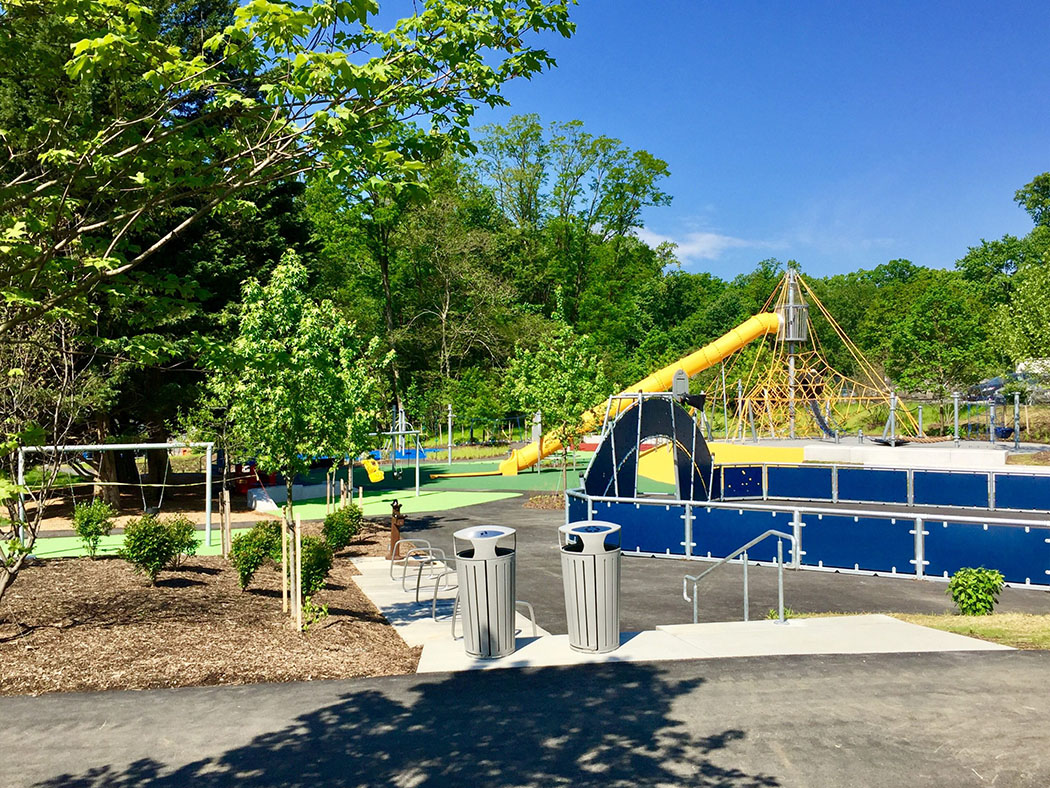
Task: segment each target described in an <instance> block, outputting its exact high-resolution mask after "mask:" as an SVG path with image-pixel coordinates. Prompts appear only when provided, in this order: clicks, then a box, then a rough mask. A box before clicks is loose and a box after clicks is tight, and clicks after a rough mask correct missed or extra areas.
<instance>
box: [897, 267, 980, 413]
mask: <svg viewBox="0 0 1050 788" xmlns="http://www.w3.org/2000/svg"><path fill="white" fill-rule="evenodd" d="M900 295H901V296H903V298H902V300H901V302H900V303H899V305H898V306H899V308H903V309H904V310H905V312H904V315H903V317H902V319H900V320H899V321H898V322H896V323H894V324H893V325H890V326H887V327H886V331H887V334H888V336H889V351H890V355H889V358H888V359H887V363H886V369H887V371H888V372H889V374H890V376H891V377H892V378H893V379H894V380H895V381H896V382H897V384H898V385H899V386H901V387H903V388H904V389H906V390H909V391H913V392H922V391H930V392H933V393H934V394H936V395H937V396H941V397H943V396H945V395H946V394H947V393H948V392H949V391H951V390H952V388H954V387H961V386H968V385H970V384H972V383H975V382H976V381H978V380H980V379H981V377H983V376H984V375H986V374H987V373H989V372H991V371H993V370H994V369H995V368H996V367H997V366H998V364H999V363H1000V359H999V357H998V355H997V353H996V351H995V349H994V348H993V346H992V343H991V341H990V335H989V329H990V325H989V323H990V318H991V312H990V311H989V308H988V305H987V304H986V303H984V302H983V301H982V299H981V298H980V296H979V294H978V293H977V292H975V288H974V286H973V285H971V284H969V283H968V282H966V280H964V279H962V278H961V277H960V276H959V275H958V274H957V273H955V272H953V271H929V272H928V273H927V274H925V275H924V276H922V277H920V278H918V279H916V280H915V281H914V282H912V284H911V286H910V288H909V290H908V291H906V292H902V293H900Z"/></svg>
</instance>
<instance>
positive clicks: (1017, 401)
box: [1014, 391, 1021, 449]
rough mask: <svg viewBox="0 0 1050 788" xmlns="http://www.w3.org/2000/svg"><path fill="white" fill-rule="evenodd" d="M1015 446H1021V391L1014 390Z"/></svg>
mask: <svg viewBox="0 0 1050 788" xmlns="http://www.w3.org/2000/svg"><path fill="white" fill-rule="evenodd" d="M1014 448H1015V449H1020V448H1021V392H1020V391H1015V392H1014Z"/></svg>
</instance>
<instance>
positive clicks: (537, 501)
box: [522, 493, 565, 510]
mask: <svg viewBox="0 0 1050 788" xmlns="http://www.w3.org/2000/svg"><path fill="white" fill-rule="evenodd" d="M522 506H524V507H525V508H526V509H551V510H558V509H564V508H565V496H564V495H562V494H561V493H556V494H545V495H533V496H532V497H531V498H529V500H527V501H525V503H523V504H522Z"/></svg>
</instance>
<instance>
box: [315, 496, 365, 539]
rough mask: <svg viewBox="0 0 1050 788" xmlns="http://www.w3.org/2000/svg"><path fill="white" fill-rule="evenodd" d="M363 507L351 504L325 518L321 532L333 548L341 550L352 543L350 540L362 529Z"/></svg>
mask: <svg viewBox="0 0 1050 788" xmlns="http://www.w3.org/2000/svg"><path fill="white" fill-rule="evenodd" d="M362 516H363V513H362V512H361V509H360V508H358V507H357V506H355V505H354V504H350V505H349V506H346V507H344V508H342V509H338V510H336V511H334V512H332V513H331V514H330V515H328V516H327V517H325V518H324V524H323V525H322V526H321V533H322V534H323V535H324V540H325V541H326V542H328V546H329V547H331V548H332V550H335V551H339V550H342V549H343V548H344V547H346V546H347V545H348V544H350V540H351V539H353V538H354V537H355V536H357V532H358V531H360V530H361V519H362Z"/></svg>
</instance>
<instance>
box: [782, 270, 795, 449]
mask: <svg viewBox="0 0 1050 788" xmlns="http://www.w3.org/2000/svg"><path fill="white" fill-rule="evenodd" d="M787 304H788V308H787V310H786V312H785V317H786V318H787V320H788V321H793V320H794V317H795V310H794V306H795V271H794V269H789V270H788V272H787ZM784 328H785V336H788V337H790V336H793V330H792V327H791V325H790V323H788V324H787V325H785V327H784ZM787 350H788V426H789V428H790V432H789V437H790V438H791V440H794V439H795V343H794V342H788V343H787Z"/></svg>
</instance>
